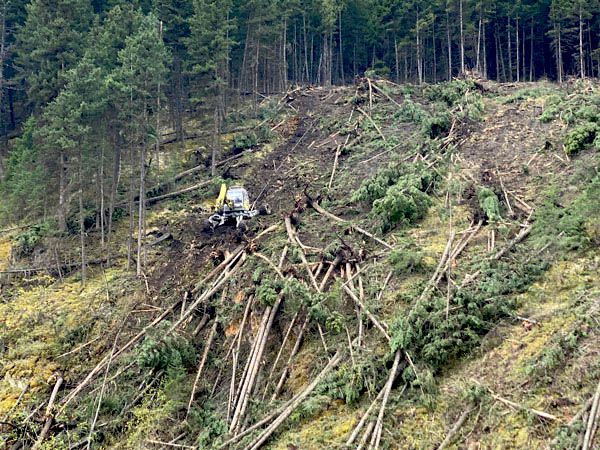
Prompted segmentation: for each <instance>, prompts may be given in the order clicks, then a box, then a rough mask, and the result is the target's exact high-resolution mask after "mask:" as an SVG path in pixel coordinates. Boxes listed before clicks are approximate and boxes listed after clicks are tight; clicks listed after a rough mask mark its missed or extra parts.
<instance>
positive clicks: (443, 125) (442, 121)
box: [421, 111, 452, 139]
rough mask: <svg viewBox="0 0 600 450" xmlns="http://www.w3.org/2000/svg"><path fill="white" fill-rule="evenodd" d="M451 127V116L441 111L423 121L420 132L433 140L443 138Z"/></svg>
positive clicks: (447, 112)
mask: <svg viewBox="0 0 600 450" xmlns="http://www.w3.org/2000/svg"><path fill="white" fill-rule="evenodd" d="M451 126H452V114H450V112H449V111H441V112H437V113H435V114H434V115H433V116H429V117H427V118H426V119H425V120H423V123H422V125H421V131H422V132H423V134H425V136H427V137H430V138H431V139H435V138H436V137H440V136H444V135H446V134H447V133H448V132H449V131H450V127H451Z"/></svg>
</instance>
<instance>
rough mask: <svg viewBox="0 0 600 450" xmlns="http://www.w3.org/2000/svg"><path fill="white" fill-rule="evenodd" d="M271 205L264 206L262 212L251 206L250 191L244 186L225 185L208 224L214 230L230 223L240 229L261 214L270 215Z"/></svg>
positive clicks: (222, 186)
mask: <svg viewBox="0 0 600 450" xmlns="http://www.w3.org/2000/svg"><path fill="white" fill-rule="evenodd" d="M270 212H271V210H270V208H269V205H264V206H263V207H262V208H261V209H260V210H258V209H254V205H252V206H251V205H250V197H249V196H248V191H246V189H245V188H244V187H243V186H230V187H229V188H227V186H226V185H225V184H224V183H223V184H222V185H221V190H220V192H219V196H218V197H217V200H216V201H215V207H214V213H213V215H212V216H210V217H209V219H208V222H209V224H210V226H211V227H212V229H213V230H214V229H215V228H217V227H220V226H221V225H224V224H226V223H228V222H234V221H235V226H236V228H238V227H239V226H240V225H241V224H242V223H243V222H244V220H248V219H251V218H252V217H255V216H258V215H259V214H270Z"/></svg>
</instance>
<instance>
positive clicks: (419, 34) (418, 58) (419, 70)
mask: <svg viewBox="0 0 600 450" xmlns="http://www.w3.org/2000/svg"><path fill="white" fill-rule="evenodd" d="M419 22H420V21H419V8H418V7H417V74H418V76H419V84H423V65H422V64H421V28H420V23H419Z"/></svg>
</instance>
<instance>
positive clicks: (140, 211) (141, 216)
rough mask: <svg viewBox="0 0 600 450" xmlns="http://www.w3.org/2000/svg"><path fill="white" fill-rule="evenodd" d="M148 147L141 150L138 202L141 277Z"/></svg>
mask: <svg viewBox="0 0 600 450" xmlns="http://www.w3.org/2000/svg"><path fill="white" fill-rule="evenodd" d="M145 180H146V146H145V145H144V143H142V145H141V149H140V194H139V196H140V197H139V198H140V201H139V202H138V238H137V266H136V274H137V276H138V277H139V276H140V275H141V274H142V262H143V261H142V258H143V255H142V242H143V241H144V240H145V239H144V238H145V236H146V233H145V228H146V224H145V222H146V221H145V211H146V208H145V206H146V202H145V200H146V183H145Z"/></svg>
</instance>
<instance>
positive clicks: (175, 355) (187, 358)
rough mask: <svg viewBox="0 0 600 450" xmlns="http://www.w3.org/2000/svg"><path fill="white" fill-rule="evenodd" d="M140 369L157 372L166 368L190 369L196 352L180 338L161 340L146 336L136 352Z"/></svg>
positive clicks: (193, 363)
mask: <svg viewBox="0 0 600 450" xmlns="http://www.w3.org/2000/svg"><path fill="white" fill-rule="evenodd" d="M137 362H138V365H139V366H140V367H147V368H154V369H158V370H162V369H168V368H180V367H187V368H192V367H194V365H195V363H196V352H195V351H194V347H192V345H191V344H190V343H189V341H188V340H187V339H185V338H183V337H180V336H170V337H166V338H163V339H157V338H155V337H151V336H148V337H146V339H145V340H144V342H142V344H141V345H140V346H139V348H138V352H137Z"/></svg>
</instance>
